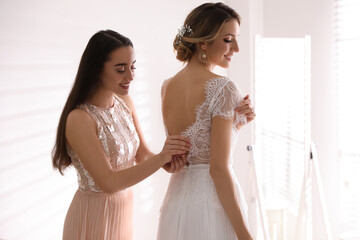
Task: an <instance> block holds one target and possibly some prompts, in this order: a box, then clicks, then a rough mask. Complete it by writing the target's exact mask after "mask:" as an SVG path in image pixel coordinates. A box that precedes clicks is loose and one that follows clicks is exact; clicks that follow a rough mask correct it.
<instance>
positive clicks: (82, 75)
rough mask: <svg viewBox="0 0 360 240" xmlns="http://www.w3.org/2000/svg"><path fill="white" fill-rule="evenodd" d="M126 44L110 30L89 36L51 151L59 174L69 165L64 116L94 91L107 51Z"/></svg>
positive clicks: (129, 42)
mask: <svg viewBox="0 0 360 240" xmlns="http://www.w3.org/2000/svg"><path fill="white" fill-rule="evenodd" d="M127 46H131V47H133V44H132V42H131V41H130V39H128V38H127V37H124V36H123V35H121V34H119V33H117V32H115V31H112V30H105V31H99V32H97V33H95V34H94V35H93V36H92V37H91V38H90V40H89V42H88V44H87V46H86V48H85V50H84V53H83V55H82V57H81V60H80V64H79V68H78V71H77V74H76V77H75V82H74V85H73V87H72V89H71V91H70V94H69V97H68V98H67V100H66V103H65V106H64V109H63V111H62V113H61V116H60V120H59V125H58V129H57V135H56V141H55V145H54V148H53V150H52V164H53V167H54V168H55V169H57V170H59V172H60V173H61V174H63V170H64V169H65V168H66V167H68V166H69V165H70V164H71V159H70V156H69V155H68V153H67V151H66V139H65V127H66V119H67V117H68V115H69V113H70V112H71V111H72V110H73V109H75V108H76V107H77V106H78V105H79V104H81V103H83V102H84V101H85V100H86V99H87V98H88V97H90V96H91V95H92V94H93V93H94V92H95V90H96V88H97V86H98V84H99V80H100V75H101V72H102V70H103V67H104V62H106V61H107V60H108V59H109V55H110V53H112V52H113V51H114V50H115V49H117V48H120V47H127Z"/></svg>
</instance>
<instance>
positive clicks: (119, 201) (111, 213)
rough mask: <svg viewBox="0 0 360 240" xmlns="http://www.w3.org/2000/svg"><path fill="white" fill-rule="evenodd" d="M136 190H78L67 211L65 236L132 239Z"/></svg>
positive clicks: (81, 239) (66, 238) (75, 239)
mask: <svg viewBox="0 0 360 240" xmlns="http://www.w3.org/2000/svg"><path fill="white" fill-rule="evenodd" d="M132 214H133V193H132V190H131V189H130V188H129V189H126V190H123V191H120V192H117V193H112V194H108V193H96V192H84V191H81V190H79V189H78V190H77V191H76V193H75V196H74V198H73V200H72V202H71V204H70V207H69V210H68V212H67V215H66V218H65V223H64V230H63V240H85V239H86V240H95V239H96V240H100V239H106V240H131V239H132V238H133V219H132Z"/></svg>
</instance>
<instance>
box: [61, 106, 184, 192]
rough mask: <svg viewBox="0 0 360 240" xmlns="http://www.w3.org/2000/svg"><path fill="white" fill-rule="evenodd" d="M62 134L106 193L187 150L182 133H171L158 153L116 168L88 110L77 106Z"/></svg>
mask: <svg viewBox="0 0 360 240" xmlns="http://www.w3.org/2000/svg"><path fill="white" fill-rule="evenodd" d="M65 136H66V140H67V142H68V144H69V145H70V147H71V148H72V149H73V150H74V152H75V153H76V154H77V156H78V157H79V158H80V159H81V162H82V163H83V165H84V167H85V168H86V170H87V171H88V172H89V173H90V175H91V177H92V178H93V179H94V181H95V183H96V184H97V185H98V186H99V187H100V188H101V189H102V190H103V191H105V192H109V193H112V192H117V191H120V190H122V189H125V188H128V187H130V186H133V185H135V184H136V183H138V182H140V181H142V180H144V179H145V178H147V177H148V176H150V175H151V174H153V173H154V172H156V171H157V170H158V169H159V168H161V167H162V166H163V165H164V164H166V163H167V162H170V161H171V158H172V155H175V154H183V153H185V151H188V150H189V148H188V147H187V142H186V139H185V138H184V137H182V136H171V137H169V138H168V139H167V140H166V143H165V145H164V148H163V150H162V151H161V152H160V153H159V154H157V155H154V156H153V157H151V158H150V159H148V161H144V162H141V163H139V164H138V165H135V166H133V167H130V168H127V169H123V170H120V171H116V172H115V171H113V170H112V168H111V166H110V163H109V161H108V159H107V156H106V154H105V152H104V150H103V148H102V146H101V143H100V141H99V139H98V137H97V133H96V123H95V121H94V120H93V119H92V118H91V116H90V115H89V114H88V113H86V112H85V111H83V110H80V109H76V110H73V111H72V112H71V113H70V114H69V116H68V118H67V122H66V129H65Z"/></svg>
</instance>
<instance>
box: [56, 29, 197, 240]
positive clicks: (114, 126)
mask: <svg viewBox="0 0 360 240" xmlns="http://www.w3.org/2000/svg"><path fill="white" fill-rule="evenodd" d="M135 62H136V60H135V54H134V49H133V45H132V43H131V41H130V40H129V39H128V38H126V37H124V36H122V35H120V34H119V33H117V32H114V31H111V30H106V31H100V32H98V33H96V34H94V35H93V36H92V37H91V39H90V40H89V42H88V45H87V47H86V49H85V51H84V53H83V55H82V58H81V61H80V65H79V69H78V72H77V75H76V78H75V83H74V86H73V88H72V90H71V92H70V95H69V97H68V99H67V101H66V104H65V107H64V109H63V112H62V114H61V117H60V121H59V126H58V131H57V137H56V143H55V146H54V150H53V155H52V157H53V166H54V168H55V169H58V170H59V171H60V173H61V174H63V171H64V169H65V168H67V167H68V166H70V165H73V166H74V167H75V169H76V171H77V175H78V185H79V188H78V190H77V192H76V193H75V196H74V198H73V200H72V202H71V205H70V207H69V210H68V213H67V215H66V219H65V224H64V230H63V239H76V240H79V239H86V240H89V239H96V240H98V239H118V240H120V239H121V240H128V239H132V236H133V228H132V211H133V194H132V190H131V186H133V185H134V184H136V183H138V182H140V181H142V180H144V179H145V178H146V177H148V176H150V175H151V174H153V173H154V172H156V171H157V170H158V169H159V168H161V167H163V168H164V169H165V170H167V171H169V172H174V171H175V170H176V169H180V168H181V167H182V166H184V164H185V163H186V160H185V152H186V151H189V146H190V144H189V142H188V140H187V139H186V138H185V137H182V136H170V137H168V138H167V140H166V142H165V144H164V147H163V149H162V151H161V152H160V153H159V154H156V155H155V154H153V153H152V152H151V151H150V150H149V148H148V147H147V145H146V143H145V141H144V136H143V133H142V131H141V129H140V125H139V120H138V118H137V115H136V111H135V108H134V105H133V102H132V100H131V98H130V96H129V95H128V92H129V87H130V85H131V81H132V80H133V77H134V70H135Z"/></svg>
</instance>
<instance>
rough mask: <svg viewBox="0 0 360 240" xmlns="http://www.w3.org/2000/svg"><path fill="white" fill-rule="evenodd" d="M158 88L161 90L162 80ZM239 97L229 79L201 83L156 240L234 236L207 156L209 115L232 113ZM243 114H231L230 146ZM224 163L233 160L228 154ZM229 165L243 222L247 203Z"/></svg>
mask: <svg viewBox="0 0 360 240" xmlns="http://www.w3.org/2000/svg"><path fill="white" fill-rule="evenodd" d="M163 91H166V83H165V84H164V86H163ZM241 100H242V97H241V95H240V93H239V90H238V89H237V88H236V85H235V84H234V82H232V81H230V80H229V79H228V78H226V77H216V78H212V79H210V80H208V81H207V82H206V84H205V100H204V102H203V103H201V104H200V105H199V106H198V107H197V108H196V121H195V122H194V123H193V124H191V125H190V126H189V127H188V128H186V129H185V130H184V131H183V132H182V133H181V135H183V136H185V137H188V138H189V139H190V141H191V144H192V145H191V149H190V152H189V155H188V161H189V163H190V165H189V166H185V167H184V168H183V169H182V170H180V171H179V172H176V173H173V174H172V176H171V179H170V182H169V186H168V189H167V193H166V195H165V199H164V201H163V204H162V207H161V211H160V221H159V228H158V235H157V239H158V240H230V239H231V240H232V239H234V240H235V239H237V237H236V234H235V231H234V230H233V227H232V225H231V222H230V220H229V218H228V216H227V215H226V213H225V211H224V208H223V206H222V205H221V202H220V200H219V197H218V195H217V192H216V188H215V185H214V182H213V180H212V178H211V176H210V172H209V169H210V163H209V161H210V131H211V122H212V118H213V117H215V116H221V117H222V118H225V119H230V118H233V117H234V109H235V107H236V106H237V105H238V103H239V102H240V101H241ZM244 118H245V117H244V116H239V115H238V114H236V115H235V121H234V123H233V130H232V139H231V145H232V146H231V149H232V150H233V148H234V145H235V142H236V140H237V136H238V130H237V129H236V124H237V123H239V121H243V120H244ZM165 127H166V126H165ZM231 158H232V154H231ZM229 162H230V165H232V159H231V160H230V161H229ZM229 168H230V169H231V174H232V178H233V182H234V184H235V190H236V194H237V200H238V203H239V205H240V208H241V212H242V215H243V218H244V221H245V222H246V224H247V204H246V201H245V198H244V196H243V193H242V190H241V188H240V185H239V183H238V181H237V178H236V177H235V174H234V172H233V170H232V166H229Z"/></svg>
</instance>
